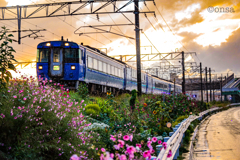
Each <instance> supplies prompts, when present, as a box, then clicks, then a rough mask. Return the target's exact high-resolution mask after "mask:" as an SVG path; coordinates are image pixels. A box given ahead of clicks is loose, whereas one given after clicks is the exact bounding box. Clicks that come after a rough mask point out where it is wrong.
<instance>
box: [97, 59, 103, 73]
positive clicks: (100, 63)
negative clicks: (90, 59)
mask: <svg viewBox="0 0 240 160" xmlns="http://www.w3.org/2000/svg"><path fill="white" fill-rule="evenodd" d="M98 70H99V71H103V64H102V61H98Z"/></svg>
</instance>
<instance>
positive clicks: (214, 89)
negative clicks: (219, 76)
mask: <svg viewBox="0 0 240 160" xmlns="http://www.w3.org/2000/svg"><path fill="white" fill-rule="evenodd" d="M214 90H215V83H214V81H213V101H215V93H214Z"/></svg>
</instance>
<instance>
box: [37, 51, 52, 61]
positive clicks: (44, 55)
mask: <svg viewBox="0 0 240 160" xmlns="http://www.w3.org/2000/svg"><path fill="white" fill-rule="evenodd" d="M49 53H50V49H38V51H37V62H48V55H49Z"/></svg>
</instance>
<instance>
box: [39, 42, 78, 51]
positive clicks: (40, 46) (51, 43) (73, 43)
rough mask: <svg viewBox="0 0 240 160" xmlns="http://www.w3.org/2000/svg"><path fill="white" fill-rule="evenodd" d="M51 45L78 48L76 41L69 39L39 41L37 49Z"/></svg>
mask: <svg viewBox="0 0 240 160" xmlns="http://www.w3.org/2000/svg"><path fill="white" fill-rule="evenodd" d="M51 47H64V48H79V46H78V44H77V43H75V42H69V41H46V42H42V43H39V44H38V46H37V48H38V49H40V48H51Z"/></svg>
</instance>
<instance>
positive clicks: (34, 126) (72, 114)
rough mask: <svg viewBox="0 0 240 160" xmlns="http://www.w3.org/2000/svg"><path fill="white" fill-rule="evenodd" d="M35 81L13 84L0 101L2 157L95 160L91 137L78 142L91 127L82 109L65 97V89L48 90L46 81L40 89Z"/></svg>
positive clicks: (0, 147) (49, 88) (0, 144)
mask: <svg viewBox="0 0 240 160" xmlns="http://www.w3.org/2000/svg"><path fill="white" fill-rule="evenodd" d="M23 78H25V77H23ZM33 80H34V78H31V79H30V80H29V79H25V80H23V81H18V80H15V82H11V83H10V85H9V86H8V92H6V93H5V98H2V97H0V101H1V102H2V106H0V131H1V134H0V150H1V151H2V153H0V155H1V157H8V159H14V158H16V159H56V158H57V159H69V157H70V156H71V155H72V154H79V151H87V152H88V154H89V155H91V156H94V155H95V154H94V152H93V150H91V149H89V147H91V143H92V142H93V141H92V139H91V138H89V137H88V135H89V133H88V134H86V135H84V134H82V135H81V136H82V137H83V138H84V139H83V140H82V139H79V138H78V134H79V132H81V131H82V129H84V127H86V126H88V125H89V124H87V121H86V120H85V118H84V116H83V115H82V114H81V113H82V109H81V108H82V107H80V106H79V105H78V106H77V103H75V102H73V101H71V100H70V99H69V96H66V97H65V96H63V95H64V93H66V92H65V91H64V90H63V89H62V90H56V89H55V88H54V87H50V86H45V85H44V84H45V83H46V81H43V82H39V84H40V86H39V87H38V86H36V84H35V83H34V82H33ZM1 94H2V93H1V90H0V95H1ZM79 128H81V129H80V130H79ZM85 138H86V139H85ZM85 141H86V142H87V143H85ZM80 144H81V145H80ZM95 156H96V155H95ZM0 159H1V158H0Z"/></svg>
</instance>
